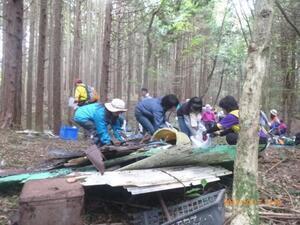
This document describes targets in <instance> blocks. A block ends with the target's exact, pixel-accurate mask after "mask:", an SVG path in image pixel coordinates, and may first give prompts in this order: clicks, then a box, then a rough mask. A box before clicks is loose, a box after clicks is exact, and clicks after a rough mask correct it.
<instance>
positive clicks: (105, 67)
mask: <svg viewBox="0 0 300 225" xmlns="http://www.w3.org/2000/svg"><path fill="white" fill-rule="evenodd" d="M111 12H112V0H106V6H105V25H104V27H105V30H104V38H103V49H102V73H101V89H100V99H101V101H102V102H106V101H107V100H108V91H109V90H108V83H109V58H110V35H111V21H112V16H111Z"/></svg>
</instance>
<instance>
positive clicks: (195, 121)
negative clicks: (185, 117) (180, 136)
mask: <svg viewBox="0 0 300 225" xmlns="http://www.w3.org/2000/svg"><path fill="white" fill-rule="evenodd" d="M190 120H191V127H194V128H196V127H198V116H197V114H196V113H191V114H190Z"/></svg>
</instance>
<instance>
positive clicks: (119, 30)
mask: <svg viewBox="0 0 300 225" xmlns="http://www.w3.org/2000/svg"><path fill="white" fill-rule="evenodd" d="M117 7H118V9H119V10H118V12H117V14H118V15H117V65H116V66H117V74H116V75H117V76H116V78H117V79H116V89H117V90H116V94H117V97H118V98H122V83H123V82H122V79H123V76H122V65H123V64H122V51H123V49H122V44H121V36H122V28H121V22H122V3H121V1H118V6H117Z"/></svg>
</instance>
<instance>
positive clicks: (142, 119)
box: [135, 94, 179, 135]
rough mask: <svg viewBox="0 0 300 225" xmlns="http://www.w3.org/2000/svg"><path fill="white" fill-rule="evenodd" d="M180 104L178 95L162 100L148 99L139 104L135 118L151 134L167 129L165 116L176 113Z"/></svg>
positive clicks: (167, 96)
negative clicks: (168, 112) (172, 112)
mask: <svg viewBox="0 0 300 225" xmlns="http://www.w3.org/2000/svg"><path fill="white" fill-rule="evenodd" d="M178 104H179V101H178V98H177V97H176V95H173V94H170V95H165V96H164V97H162V98H147V99H144V100H143V101H140V102H138V104H137V105H136V107H135V118H136V120H137V121H138V122H139V123H140V124H141V125H142V127H143V129H144V130H145V131H146V132H148V133H149V134H151V135H152V134H153V133H154V132H155V131H156V130H158V129H160V128H162V127H166V126H167V125H166V118H165V114H166V112H167V111H175V110H176V107H177V105H178Z"/></svg>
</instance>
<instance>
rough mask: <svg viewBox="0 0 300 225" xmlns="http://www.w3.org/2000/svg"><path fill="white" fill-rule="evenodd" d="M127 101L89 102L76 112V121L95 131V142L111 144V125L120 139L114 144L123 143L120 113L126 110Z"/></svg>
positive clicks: (114, 133)
mask: <svg viewBox="0 0 300 225" xmlns="http://www.w3.org/2000/svg"><path fill="white" fill-rule="evenodd" d="M126 111H127V109H126V108H125V102H124V101H123V100H121V99H117V98H116V99H113V100H112V101H111V102H109V103H105V104H104V105H103V104H99V103H94V104H89V105H85V106H82V107H80V108H78V109H77V110H76V112H75V114H74V118H73V119H74V121H75V122H76V123H78V124H79V125H80V126H82V127H83V128H84V129H87V130H89V131H90V132H91V133H92V132H93V131H95V133H96V135H95V136H96V137H98V139H97V138H95V139H94V142H95V144H99V143H97V142H100V145H110V144H111V143H112V138H111V136H110V134H109V126H110V127H111V129H112V130H113V135H114V137H115V138H116V139H117V140H118V141H117V142H116V143H114V144H117V145H118V144H121V143H122V142H124V139H123V138H122V136H121V120H120V118H119V116H120V114H122V113H123V112H126Z"/></svg>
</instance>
